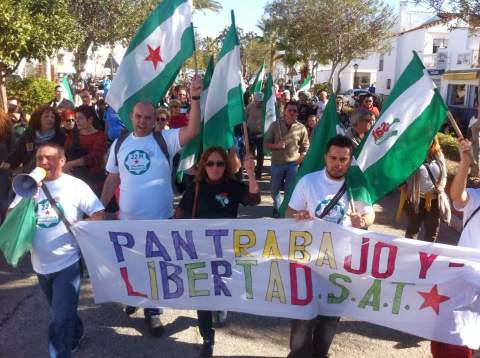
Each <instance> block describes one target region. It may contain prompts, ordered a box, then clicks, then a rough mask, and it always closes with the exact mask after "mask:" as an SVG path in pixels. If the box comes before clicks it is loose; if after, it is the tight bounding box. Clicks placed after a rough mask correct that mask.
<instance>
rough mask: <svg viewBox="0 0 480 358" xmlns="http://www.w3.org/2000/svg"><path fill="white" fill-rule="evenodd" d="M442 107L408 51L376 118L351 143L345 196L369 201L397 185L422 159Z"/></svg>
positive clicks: (442, 117) (441, 118)
mask: <svg viewBox="0 0 480 358" xmlns="http://www.w3.org/2000/svg"><path fill="white" fill-rule="evenodd" d="M329 102H330V101H329ZM447 111H448V109H447V106H446V105H445V103H444V101H443V99H442V97H441V96H440V93H439V92H438V89H437V88H436V86H435V84H434V83H433V81H432V79H431V78H430V75H429V74H428V72H427V70H426V69H425V67H424V66H423V64H422V61H421V60H420V58H419V57H418V55H417V54H416V53H415V52H414V54H413V59H412V61H410V63H409V65H408V66H407V68H406V69H405V71H404V72H403V73H402V75H401V76H400V78H399V79H398V82H397V83H396V84H395V87H394V88H393V90H392V92H391V94H390V96H389V98H388V100H387V102H386V103H385V105H384V106H383V109H382V113H381V115H380V118H379V119H378V121H377V122H376V123H375V125H374V127H373V128H372V129H371V131H370V132H369V134H368V136H367V137H366V138H365V139H364V141H363V143H362V145H361V147H358V148H357V151H356V152H357V153H359V154H358V155H357V156H356V162H355V163H353V164H352V166H351V167H350V170H349V172H348V174H347V186H348V189H349V192H350V195H351V196H352V197H353V198H354V199H355V200H361V201H364V202H367V203H375V202H376V201H377V200H379V199H381V198H382V197H383V196H385V195H386V194H388V193H389V192H390V191H392V190H393V189H395V188H396V187H398V186H399V185H400V184H402V183H403V182H404V181H405V180H406V179H407V178H408V177H410V175H412V173H413V172H414V171H415V170H417V169H418V168H419V167H420V165H421V164H422V163H423V161H424V160H425V157H426V154H427V151H428V148H429V147H430V144H431V142H432V140H433V137H434V136H435V134H436V133H437V132H438V130H439V129H440V127H441V126H442V124H443V122H444V120H445V116H446V113H447Z"/></svg>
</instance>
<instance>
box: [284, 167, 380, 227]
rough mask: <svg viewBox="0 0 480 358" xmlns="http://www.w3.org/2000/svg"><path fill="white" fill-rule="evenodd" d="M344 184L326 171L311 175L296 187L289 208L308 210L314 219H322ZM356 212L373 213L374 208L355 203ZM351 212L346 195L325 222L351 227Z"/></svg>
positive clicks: (302, 179) (305, 177) (358, 202)
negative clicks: (325, 209) (325, 210)
mask: <svg viewBox="0 0 480 358" xmlns="http://www.w3.org/2000/svg"><path fill="white" fill-rule="evenodd" d="M343 182H344V179H342V180H333V179H331V178H329V177H328V176H327V174H326V172H325V170H319V171H316V172H312V173H309V174H307V175H305V176H303V177H302V178H301V179H300V181H299V182H298V184H297V185H296V186H295V189H294V190H293V194H292V197H291V199H290V202H289V203H288V206H289V207H291V208H292V209H293V210H296V211H300V210H308V212H309V213H310V215H311V216H312V217H320V214H321V213H322V212H323V209H324V208H325V207H326V206H327V205H328V203H329V202H330V200H332V199H333V197H334V196H335V194H336V193H337V192H338V191H339V190H340V188H341V187H342V185H343ZM355 210H356V211H357V212H358V213H360V214H367V213H371V212H373V208H372V206H370V205H368V204H366V203H363V202H360V201H356V202H355ZM350 212H351V208H350V205H349V201H348V195H347V194H346V193H345V194H343V196H342V197H341V198H340V200H339V201H338V203H337V204H335V206H334V207H333V208H332V209H331V210H330V212H329V213H328V214H327V215H326V216H325V217H323V220H326V221H330V222H333V223H335V224H341V225H345V226H351V221H350V216H348V215H347V214H349V213H350Z"/></svg>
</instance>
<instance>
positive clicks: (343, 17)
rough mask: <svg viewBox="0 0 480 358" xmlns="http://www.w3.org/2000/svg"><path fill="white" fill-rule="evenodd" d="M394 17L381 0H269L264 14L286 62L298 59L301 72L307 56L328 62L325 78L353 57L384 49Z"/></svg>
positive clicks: (306, 72) (305, 70) (308, 61)
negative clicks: (328, 71)
mask: <svg viewBox="0 0 480 358" xmlns="http://www.w3.org/2000/svg"><path fill="white" fill-rule="evenodd" d="M394 21H395V18H394V16H393V14H392V9H391V8H390V7H389V6H386V5H384V4H383V2H382V1H381V0H335V1H330V0H273V1H272V2H271V3H269V4H268V5H267V6H266V8H265V17H264V22H265V23H266V25H267V26H268V28H269V29H270V31H274V32H275V33H276V34H277V37H278V40H277V41H278V46H277V48H278V49H280V50H284V51H285V52H286V53H285V60H284V61H288V62H289V63H288V64H287V65H289V64H290V65H291V64H292V63H294V62H302V63H303V64H304V71H303V73H302V75H303V76H305V75H306V74H308V72H309V70H310V68H309V65H310V62H313V63H314V64H318V63H323V64H326V63H329V64H331V65H332V71H331V74H330V79H329V82H330V83H331V82H332V79H333V75H334V73H335V71H336V72H337V76H340V73H341V72H342V71H343V70H344V69H345V68H346V67H347V66H348V65H349V64H350V62H351V61H352V60H353V59H354V58H359V57H363V56H366V55H368V53H369V52H382V51H386V49H388V46H389V42H388V39H389V38H390V37H391V36H392V34H391V32H390V30H391V28H392V26H393V24H394ZM337 82H338V83H340V81H337ZM338 90H339V88H337V91H338Z"/></svg>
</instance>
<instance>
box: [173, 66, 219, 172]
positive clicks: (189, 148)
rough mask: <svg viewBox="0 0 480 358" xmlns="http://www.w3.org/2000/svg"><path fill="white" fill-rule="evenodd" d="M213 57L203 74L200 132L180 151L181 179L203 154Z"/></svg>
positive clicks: (179, 167)
mask: <svg viewBox="0 0 480 358" xmlns="http://www.w3.org/2000/svg"><path fill="white" fill-rule="evenodd" d="M213 68H214V63H213V57H210V60H209V62H208V65H207V70H206V71H205V75H204V76H203V91H202V95H201V98H200V109H201V120H202V122H201V123H200V132H199V133H198V134H197V136H196V137H195V138H193V139H192V140H191V141H190V142H188V143H187V144H186V145H185V146H184V147H183V148H182V151H181V153H180V162H179V163H178V169H177V180H178V181H181V178H182V175H183V172H184V171H186V170H188V169H190V168H191V167H193V166H194V165H195V163H197V162H198V160H199V159H200V155H201V154H202V138H203V116H204V114H205V101H206V99H207V96H208V87H209V86H210V81H211V79H212V74H213Z"/></svg>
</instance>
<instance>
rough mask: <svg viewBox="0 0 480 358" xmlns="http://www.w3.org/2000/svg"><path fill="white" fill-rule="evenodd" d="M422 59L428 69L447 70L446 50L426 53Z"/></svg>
mask: <svg viewBox="0 0 480 358" xmlns="http://www.w3.org/2000/svg"><path fill="white" fill-rule="evenodd" d="M422 61H423V65H424V66H425V68H426V69H427V70H446V69H447V64H448V53H447V52H446V51H441V52H437V53H432V54H424V55H423V58H422Z"/></svg>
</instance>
